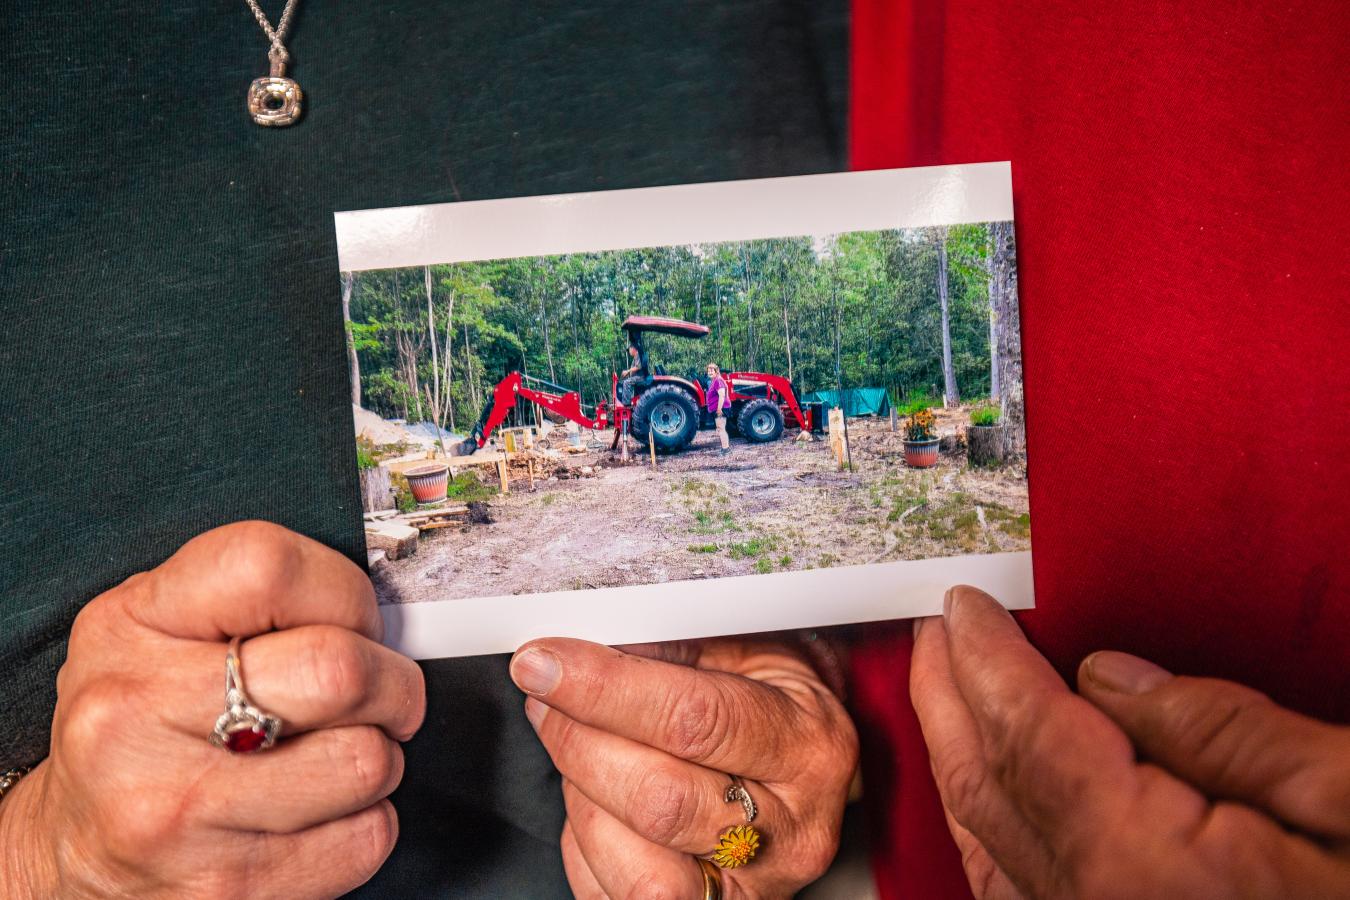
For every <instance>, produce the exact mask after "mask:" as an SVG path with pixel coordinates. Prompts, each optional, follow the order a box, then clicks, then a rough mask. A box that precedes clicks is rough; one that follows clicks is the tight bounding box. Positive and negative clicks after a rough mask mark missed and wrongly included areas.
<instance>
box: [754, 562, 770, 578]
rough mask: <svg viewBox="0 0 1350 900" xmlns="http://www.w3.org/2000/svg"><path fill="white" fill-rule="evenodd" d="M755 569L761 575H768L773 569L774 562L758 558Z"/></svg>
mask: <svg viewBox="0 0 1350 900" xmlns="http://www.w3.org/2000/svg"><path fill="white" fill-rule="evenodd" d="M755 571H756V572H758V573H759V574H760V575H768V574H769V573H770V572H772V571H773V563H771V562H769V560H767V559H757V560H755Z"/></svg>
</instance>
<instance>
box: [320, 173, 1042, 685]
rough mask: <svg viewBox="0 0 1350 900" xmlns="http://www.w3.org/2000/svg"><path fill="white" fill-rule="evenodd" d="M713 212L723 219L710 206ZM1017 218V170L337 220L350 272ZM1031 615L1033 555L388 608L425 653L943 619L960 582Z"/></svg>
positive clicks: (771, 181) (724, 185)
mask: <svg viewBox="0 0 1350 900" xmlns="http://www.w3.org/2000/svg"><path fill="white" fill-rule="evenodd" d="M710 211H715V214H714V213H712V212H710ZM1012 219H1013V204H1012V168H1011V165H1010V164H1009V163H1008V162H991V163H974V164H968V165H955V166H930V167H925V168H916V169H887V170H878V171H871V172H845V173H837V174H829V175H801V176H794V177H789V178H765V179H756V180H751V181H730V182H713V183H708V184H685V185H672V186H667V187H655V188H636V189H631V190H614V191H599V192H595V193H583V194H558V195H553V196H545V197H520V198H511V199H505V200H482V201H472V202H464V203H440V204H433V205H427V206H409V207H390V208H386V209H372V210H361V211H354V212H339V213H336V214H335V215H334V224H335V228H336V231H337V240H338V263H339V269H340V270H341V271H343V272H353V271H355V272H359V271H366V270H370V269H392V268H403V267H408V266H422V265H434V264H445V263H456V262H470V261H480V260H492V259H508V258H519V257H533V256H554V255H561V254H567V253H586V252H599V251H603V250H624V249H635V248H641V247H664V246H678V245H688V244H704V243H722V242H726V241H740V240H755V239H765V238H775V237H797V236H802V235H820V234H836V233H847V232H856V231H878V230H883V229H898V228H916V227H922V226H931V225H959V224H968V223H970V224H973V223H979V222H1003V221H1010V220H1012ZM958 583H961V584H971V585H974V586H976V587H979V588H982V589H983V590H985V591H988V592H989V593H990V594H991V595H993V596H994V597H996V598H998V600H999V601H1000V602H1001V603H1003V604H1004V605H1005V606H1007V607H1008V608H1009V609H1029V608H1031V607H1033V606H1034V605H1035V602H1034V592H1033V586H1032V563H1031V551H1021V552H1014V553H996V554H979V555H968V556H948V557H936V558H931V559H914V560H902V561H899V562H889V563H875V564H871V565H862V566H841V567H837V568H829V569H809V570H805V571H795V572H779V573H771V574H764V575H740V576H732V577H724V578H709V579H701V580H696V581H678V582H666V583H662V584H644V585H628V586H625V587H610V588H598V589H594V590H585V591H554V592H547V593H537V594H517V595H507V596H498V597H458V598H453V599H446V600H429V601H420V602H416V603H398V604H385V605H382V606H381V607H380V612H381V615H382V616H383V617H384V620H385V625H386V636H385V643H386V644H388V645H389V646H391V647H393V648H394V649H395V650H398V651H400V652H402V653H404V654H406V655H408V656H411V657H413V658H414V659H437V658H443V657H452V656H474V655H479V654H488V653H510V652H512V651H514V650H515V649H516V648H517V647H519V646H520V645H521V644H523V643H525V642H526V641H528V640H531V639H533V638H539V637H576V638H584V639H586V640H591V641H597V642H600V643H605V644H628V643H645V642H649V641H667V640H682V639H689V638H698V637H709V636H713V635H725V634H747V633H753V632H762V631H780V630H788V629H800V628H819V627H827V626H830V625H844V624H853V623H859V622H875V621H882V620H887V619H902V618H911V617H914V616H928V615H937V614H940V613H941V612H942V598H943V595H944V593H945V592H946V590H947V588H948V587H950V586H951V585H953V584H958Z"/></svg>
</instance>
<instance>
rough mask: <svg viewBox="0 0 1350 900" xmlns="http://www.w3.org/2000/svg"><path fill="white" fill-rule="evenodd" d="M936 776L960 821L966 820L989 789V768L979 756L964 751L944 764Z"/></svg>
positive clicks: (941, 789)
mask: <svg viewBox="0 0 1350 900" xmlns="http://www.w3.org/2000/svg"><path fill="white" fill-rule="evenodd" d="M936 775H937V783H938V791H939V792H940V793H941V795H942V801H943V804H944V805H945V806H946V807H947V809H948V810H950V811H951V813H952V815H954V816H956V818H957V819H958V820H960V821H962V822H965V821H966V820H967V818H968V816H969V815H970V812H971V810H973V809H975V808H977V807H978V806H979V804H980V803H982V802H983V798H984V796H985V794H986V793H987V791H988V788H989V777H990V772H989V769H988V767H986V766H985V765H984V762H983V760H981V759H980V758H979V757H977V756H974V755H968V754H963V755H960V756H958V757H957V758H956V759H953V760H951V761H949V762H946V763H944V764H943V765H942V766H941V767H940V768H939V769H938V771H937V772H936Z"/></svg>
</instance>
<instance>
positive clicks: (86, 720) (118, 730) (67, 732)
mask: <svg viewBox="0 0 1350 900" xmlns="http://www.w3.org/2000/svg"><path fill="white" fill-rule="evenodd" d="M138 693H139V691H138V690H137V689H135V688H134V687H132V685H131V684H130V683H129V682H128V681H127V679H125V678H122V677H116V676H105V677H103V678H100V679H98V680H97V681H91V682H89V683H87V684H85V685H84V686H83V687H82V688H81V689H80V690H79V691H78V692H77V693H76V694H75V695H74V696H73V697H71V698H70V702H69V705H68V706H66V707H65V709H63V710H60V719H61V723H60V728H59V730H58V737H59V739H60V743H61V749H62V751H63V752H64V753H66V754H69V755H71V756H73V757H74V758H75V759H78V760H83V761H92V760H97V759H98V758H99V757H101V756H102V755H103V754H104V753H105V752H106V751H107V750H108V748H109V747H115V746H117V744H118V742H119V739H120V738H121V736H122V735H123V733H124V732H125V730H126V729H127V728H128V726H130V725H131V724H132V722H131V718H132V715H133V712H132V711H133V710H134V709H136V708H137V706H138V705H139V704H137V703H136V695H137V694H138Z"/></svg>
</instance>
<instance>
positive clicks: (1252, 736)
mask: <svg viewBox="0 0 1350 900" xmlns="http://www.w3.org/2000/svg"><path fill="white" fill-rule="evenodd" d="M1078 689H1079V692H1080V693H1081V694H1082V695H1083V696H1084V697H1085V698H1087V699H1088V700H1090V701H1091V702H1092V703H1093V704H1095V705H1096V706H1097V707H1098V708H1100V709H1101V710H1102V711H1103V712H1104V713H1106V714H1107V715H1108V716H1110V717H1111V718H1112V719H1113V720H1114V721H1115V722H1116V724H1118V725H1119V726H1120V727H1121V729H1123V730H1124V731H1125V733H1126V734H1128V735H1129V736H1130V739H1131V740H1132V741H1133V742H1134V745H1135V747H1136V748H1137V749H1138V750H1139V753H1140V755H1141V756H1143V757H1145V758H1146V759H1148V760H1149V761H1151V762H1154V763H1156V764H1158V765H1160V766H1162V767H1163V768H1165V769H1167V770H1168V771H1169V772H1171V773H1172V774H1173V775H1176V776H1177V777H1178V778H1181V779H1182V780H1184V781H1187V782H1189V783H1190V784H1192V785H1193V786H1195V787H1196V788H1198V789H1199V790H1200V791H1201V792H1203V793H1205V794H1207V795H1209V796H1210V797H1213V798H1216V799H1227V800H1236V801H1239V802H1242V803H1246V804H1248V805H1250V806H1253V807H1257V808H1260V809H1262V810H1265V811H1266V812H1268V813H1270V814H1271V815H1273V816H1274V817H1276V818H1278V819H1281V820H1283V821H1284V822H1285V823H1286V824H1288V825H1291V826H1293V827H1295V828H1298V829H1300V830H1303V831H1306V832H1310V833H1312V834H1317V835H1322V836H1325V837H1330V838H1332V839H1333V840H1336V841H1343V840H1347V839H1350V728H1344V727H1337V726H1334V725H1327V724H1324V723H1322V722H1318V721H1317V720H1315V719H1310V718H1308V717H1306V716H1301V715H1299V714H1297V713H1294V712H1290V711H1289V710H1287V709H1285V708H1283V707H1281V706H1278V705H1276V704H1275V703H1274V702H1273V701H1272V700H1270V698H1268V697H1266V696H1265V695H1264V694H1261V693H1258V692H1257V691H1254V690H1252V689H1250V688H1246V687H1243V686H1242V685H1239V684H1234V683H1233V682H1231V681H1221V680H1219V679H1216V678H1184V677H1176V676H1173V675H1172V674H1171V673H1169V672H1167V671H1165V670H1163V669H1161V668H1159V667H1158V666H1155V665H1154V664H1153V663H1151V662H1148V661H1147V660H1143V659H1140V658H1138V657H1136V656H1130V655H1128V654H1125V653H1115V652H1112V651H1103V652H1101V653H1094V654H1093V655H1092V656H1089V657H1088V658H1087V659H1085V660H1083V663H1082V665H1081V666H1079V669H1078Z"/></svg>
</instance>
